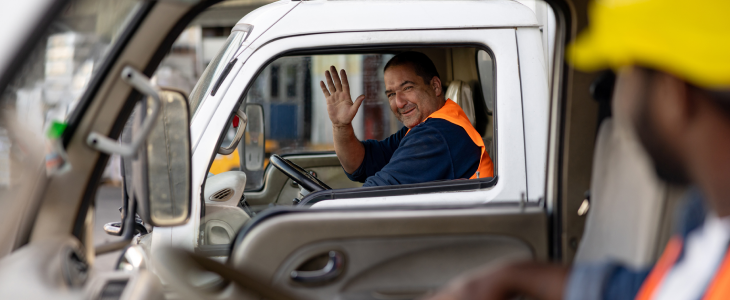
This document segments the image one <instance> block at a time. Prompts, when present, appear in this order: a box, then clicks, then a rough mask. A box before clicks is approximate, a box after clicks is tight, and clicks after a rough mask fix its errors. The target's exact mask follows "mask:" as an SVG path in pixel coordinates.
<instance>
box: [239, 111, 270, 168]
mask: <svg viewBox="0 0 730 300" xmlns="http://www.w3.org/2000/svg"><path fill="white" fill-rule="evenodd" d="M245 111H246V116H248V126H246V131H245V133H244V142H243V150H244V151H243V159H242V161H243V162H244V164H245V168H246V170H250V171H258V170H261V169H263V168H264V151H265V149H264V144H265V143H264V108H263V107H262V106H261V105H259V104H247V105H246V109H245Z"/></svg>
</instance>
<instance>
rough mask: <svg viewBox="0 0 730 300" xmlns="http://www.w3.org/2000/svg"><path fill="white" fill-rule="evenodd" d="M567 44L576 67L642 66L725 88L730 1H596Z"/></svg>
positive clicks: (729, 73) (729, 84)
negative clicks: (584, 25)
mask: <svg viewBox="0 0 730 300" xmlns="http://www.w3.org/2000/svg"><path fill="white" fill-rule="evenodd" d="M588 14H589V26H588V29H586V30H585V31H583V32H582V33H581V34H580V35H579V36H578V37H577V39H576V40H575V41H574V42H573V43H572V44H571V45H570V46H569V47H568V49H567V59H568V61H569V62H571V63H572V64H573V65H574V66H575V68H577V69H580V70H584V71H595V70H599V69H604V68H614V69H618V68H620V67H623V66H628V65H641V66H645V67H649V68H653V69H657V70H662V71H665V72H668V73H671V74H674V75H675V76H678V77H680V78H683V79H684V80H686V81H688V82H690V83H693V84H695V85H697V86H701V87H704V88H710V89H727V88H730V0H692V1H688V0H597V1H596V2H594V3H592V4H591V6H589V11H588Z"/></svg>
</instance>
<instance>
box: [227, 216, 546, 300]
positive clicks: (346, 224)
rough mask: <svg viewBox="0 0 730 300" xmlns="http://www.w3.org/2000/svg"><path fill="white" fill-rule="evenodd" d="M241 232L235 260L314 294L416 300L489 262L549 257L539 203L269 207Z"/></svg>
mask: <svg viewBox="0 0 730 300" xmlns="http://www.w3.org/2000/svg"><path fill="white" fill-rule="evenodd" d="M262 217H263V218H261V219H260V220H258V221H257V222H255V223H253V224H250V225H248V226H247V228H245V229H244V230H242V231H241V232H240V233H239V235H238V237H237V240H236V241H235V244H234V248H233V252H232V253H231V256H230V259H229V263H230V264H231V265H232V266H234V267H236V268H239V269H242V270H243V269H245V270H247V271H249V272H253V273H256V274H259V275H261V276H262V279H263V280H267V281H268V280H270V281H271V282H272V283H273V284H274V285H276V286H277V287H280V288H282V289H286V290H288V291H289V292H291V293H293V294H299V295H303V296H305V297H307V298H312V299H333V298H343V299H386V298H388V299H389V298H393V297H394V298H398V299H412V298H416V297H418V296H421V295H423V294H424V293H426V292H429V291H433V290H435V289H436V288H438V287H439V286H441V285H443V284H444V283H446V282H447V280H449V279H451V278H453V277H454V276H456V275H458V274H461V273H463V272H466V271H469V270H472V269H474V268H476V267H480V266H482V265H485V264H497V263H500V262H504V261H506V260H515V259H538V260H545V259H547V257H548V240H547V230H546V228H547V226H546V225H547V218H546V216H545V214H544V211H543V209H542V207H541V206H537V205H530V206H528V207H523V208H519V206H518V205H502V206H496V205H493V206H491V207H488V206H481V207H462V208H458V207H451V208H441V209H420V210H409V209H393V208H390V209H387V210H386V209H383V208H374V209H372V208H371V209H368V210H339V209H338V210H317V209H315V210H301V209H293V208H292V209H289V210H284V211H278V212H271V213H269V216H268V217H267V215H264V216H262ZM330 252H335V253H336V254H337V255H339V256H340V258H341V261H340V268H341V272H340V274H339V275H337V276H334V278H330V279H329V280H323V281H321V282H310V283H307V282H299V281H297V280H295V279H293V274H292V271H299V270H303V269H310V270H311V269H322V268H326V267H325V266H323V264H321V263H320V264H319V265H318V266H317V265H316V260H317V259H320V260H321V257H322V256H328V255H329V253H330Z"/></svg>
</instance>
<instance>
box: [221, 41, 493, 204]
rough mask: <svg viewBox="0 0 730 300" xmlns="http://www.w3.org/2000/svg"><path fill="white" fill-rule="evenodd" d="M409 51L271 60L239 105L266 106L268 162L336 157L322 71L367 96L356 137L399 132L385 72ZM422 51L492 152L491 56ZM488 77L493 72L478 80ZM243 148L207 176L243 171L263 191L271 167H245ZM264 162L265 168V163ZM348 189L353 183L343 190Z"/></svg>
mask: <svg viewBox="0 0 730 300" xmlns="http://www.w3.org/2000/svg"><path fill="white" fill-rule="evenodd" d="M404 50H405V49H403V50H401V49H398V50H395V51H393V52H392V53H363V54H333V55H329V54H328V55H306V56H287V57H281V58H278V59H276V60H275V61H273V62H271V63H270V64H269V65H268V66H266V67H265V68H264V69H263V70H262V71H261V72H260V73H259V75H258V77H257V78H256V79H255V80H254V81H253V83H252V84H251V86H250V88H249V89H248V92H247V93H246V95H244V98H243V100H242V104H241V108H242V109H243V108H244V107H245V105H247V104H258V105H261V106H262V107H263V109H264V114H265V153H266V157H267V158H268V157H269V156H270V155H272V154H279V155H288V154H306V153H334V144H333V140H332V124H331V123H330V120H329V117H328V115H327V108H326V104H325V98H324V95H323V94H322V92H321V89H320V87H319V82H320V81H321V80H325V77H324V71H325V70H328V69H329V67H330V66H332V65H334V66H335V67H337V68H338V69H345V71H347V75H348V78H349V81H350V89H351V93H352V97H353V99H354V98H356V97H357V96H359V95H361V94H364V95H365V101H364V102H363V105H362V106H361V107H360V110H359V111H358V114H357V115H356V117H355V119H354V120H353V127H354V129H355V134H356V135H357V137H358V138H359V139H360V140H366V139H376V140H382V139H385V138H387V137H388V136H390V135H391V134H393V133H395V132H397V131H398V130H400V129H401V128H402V127H403V124H402V123H400V121H398V119H396V117H395V116H394V115H393V113H392V112H391V110H390V106H389V104H388V99H387V98H386V97H385V94H384V91H385V88H384V82H383V68H384V67H385V64H386V63H387V62H388V60H389V59H390V58H391V57H392V56H393V55H394V53H397V52H400V51H404ZM409 50H410V49H409ZM416 50H418V49H416ZM420 51H423V52H424V53H426V54H427V55H429V57H431V59H432V60H433V61H434V64H436V66H437V68H438V69H439V75H440V77H441V79H442V81H443V82H444V88H446V87H449V88H450V89H451V91H448V90H447V97H448V96H449V95H451V96H450V97H451V98H453V99H452V100H454V101H456V102H457V103H459V104H460V105H462V107H463V108H465V111H467V110H468V111H469V112H467V115H470V119H473V120H472V121H473V122H472V124H473V125H474V126H475V127H476V128H477V131H478V132H479V133H480V134H482V135H483V137H484V139H485V142H488V144H487V143H485V145H487V147H489V148H488V151H489V152H490V153H491V152H492V151H491V149H492V136H493V134H492V132H491V130H492V128H493V126H491V122H492V117H491V114H492V113H491V110H490V109H487V104H486V103H485V101H484V99H485V95H486V96H487V97H488V98H489V99H492V101H493V98H494V97H493V91H494V89H493V88H492V85H491V84H490V85H488V86H485V87H484V88H482V85H483V82H491V81H493V76H492V75H491V72H492V60H491V56H490V55H489V54H488V53H487V52H486V51H481V52H480V53H482V52H483V54H482V55H481V56H479V55H477V49H475V48H465V47H464V48H428V49H422V50H420ZM479 58H481V59H479ZM476 60H478V61H476ZM483 72H488V73H490V74H485V75H480V73H483ZM480 76H481V77H484V80H483V81H480ZM485 80H486V81H485ZM449 92H451V94H449ZM467 102H468V103H467ZM234 134H235V130H234V129H233V127H230V128H229V130H228V132H227V133H226V136H225V137H224V141H223V144H227V143H228V142H229V141H230V140H231V139H232V138H233V136H234ZM240 149H241V148H240V146H239V149H238V150H240ZM238 150H237V151H236V152H234V153H233V154H231V155H227V156H224V155H217V156H216V158H215V160H214V162H213V164H212V165H211V168H210V170H209V171H210V173H213V174H219V173H222V172H226V171H230V170H242V171H245V172H246V174H247V177H248V179H247V184H246V189H247V190H257V189H260V188H262V187H263V185H264V184H265V183H264V180H265V179H264V173H265V172H266V168H265V167H264V168H263V169H260V170H250V169H247V168H246V166H245V163H243V160H241V159H240V154H239V152H238ZM264 163H265V166H266V165H267V164H268V159H265V161H264ZM335 171H336V172H339V173H342V176H343V177H344V176H345V175H344V172H343V171H342V170H341V169H338V170H333V171H332V172H335ZM345 182H346V181H345ZM343 187H352V186H350V185H345V186H342V187H339V188H343ZM333 188H338V187H336V186H333Z"/></svg>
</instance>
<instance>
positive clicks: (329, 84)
mask: <svg viewBox="0 0 730 300" xmlns="http://www.w3.org/2000/svg"><path fill="white" fill-rule="evenodd" d="M324 77H325V78H326V79H327V87H328V88H329V89H330V92H331V93H334V92H337V89H336V88H335V83H334V82H332V75H331V74H330V71H324Z"/></svg>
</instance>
